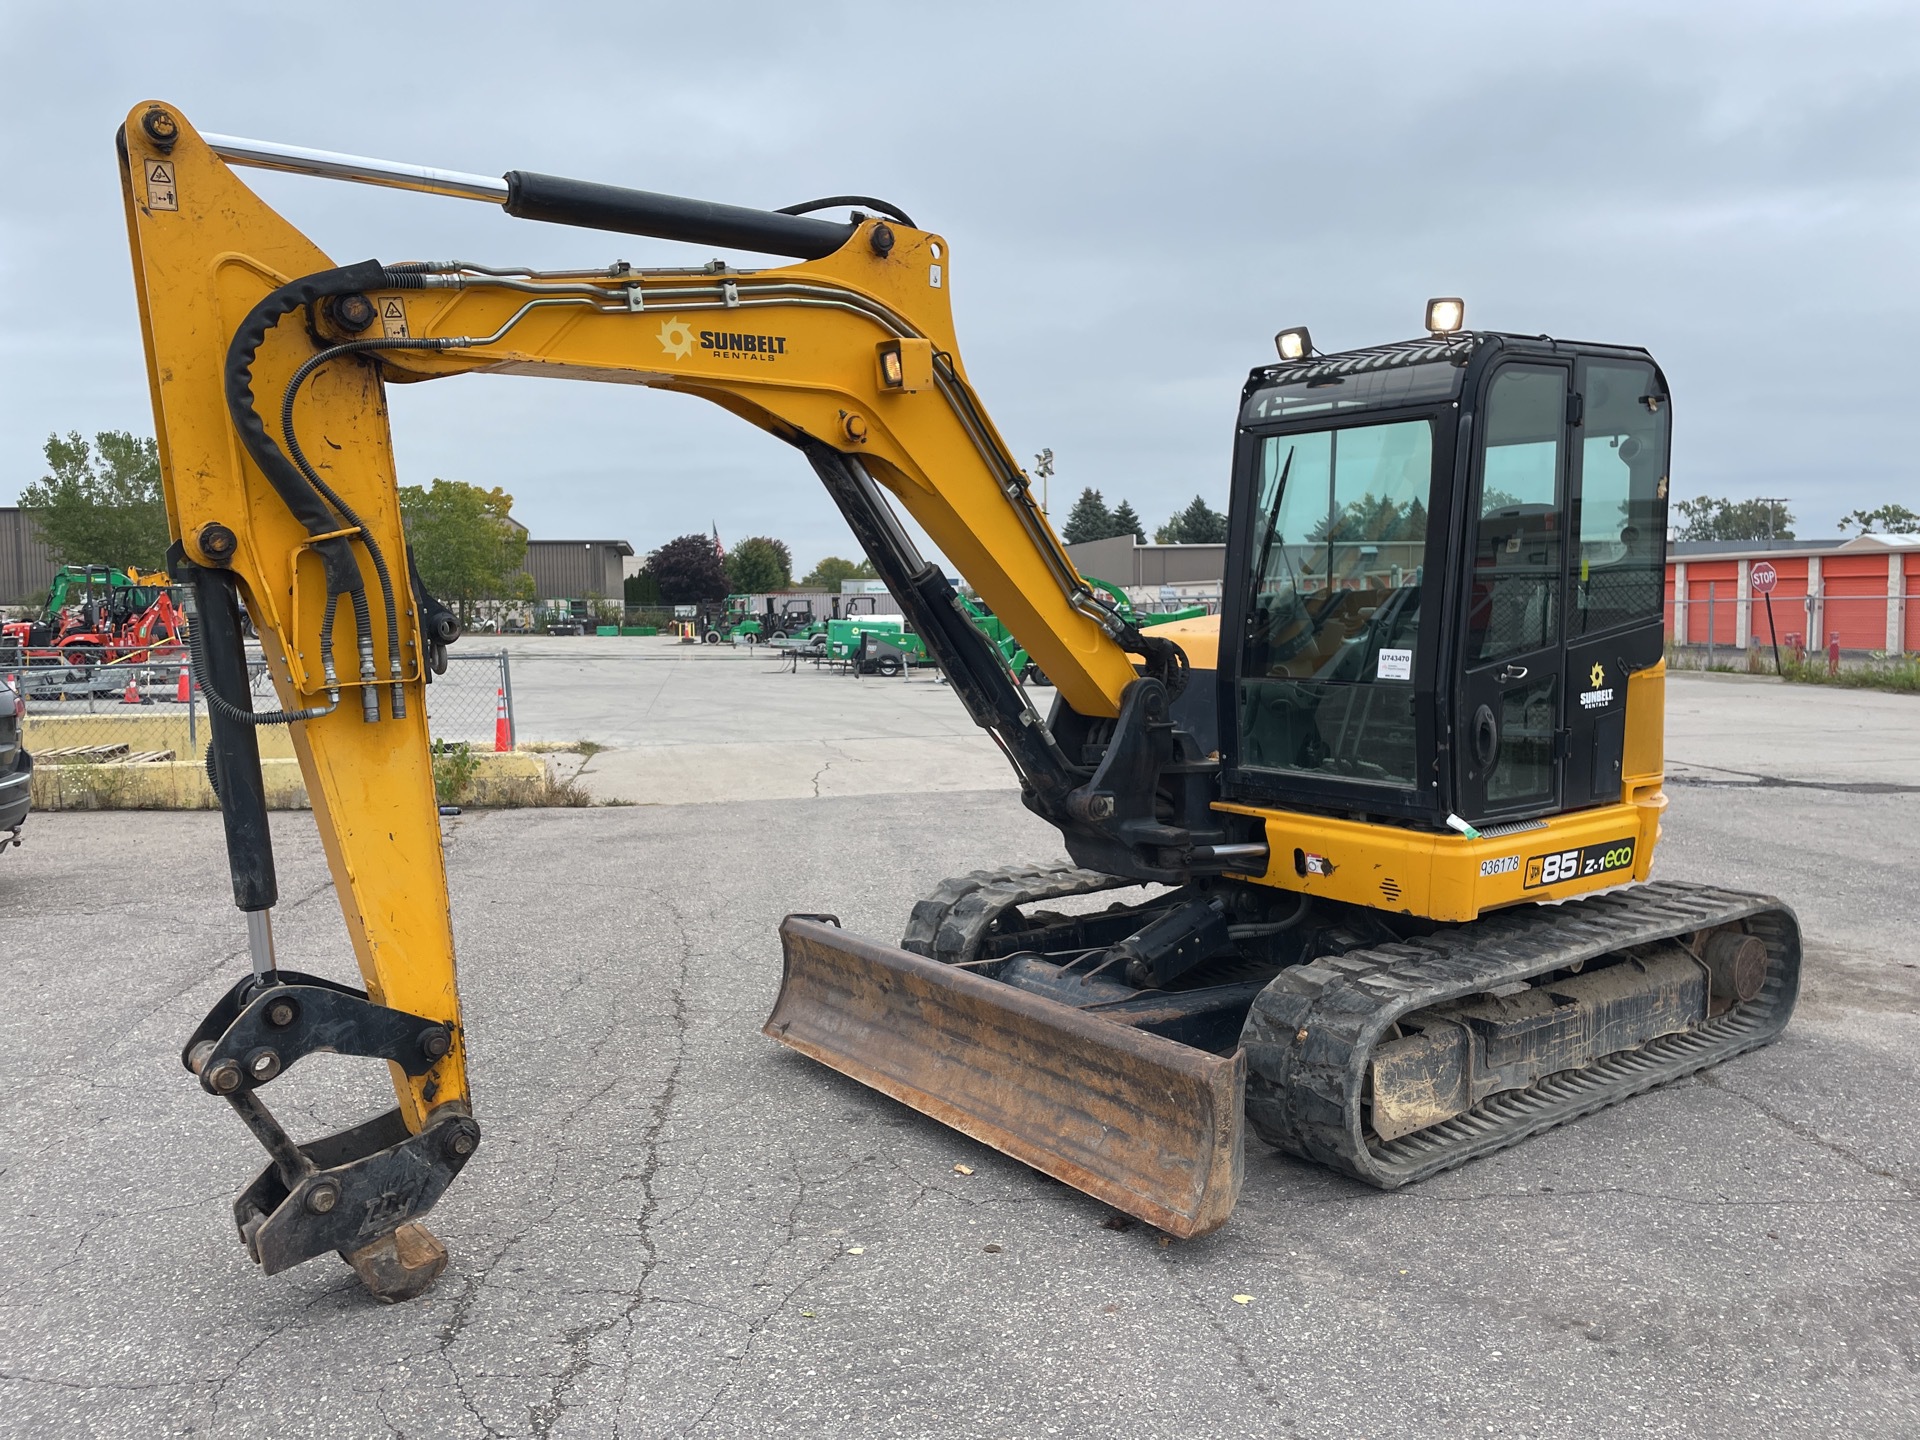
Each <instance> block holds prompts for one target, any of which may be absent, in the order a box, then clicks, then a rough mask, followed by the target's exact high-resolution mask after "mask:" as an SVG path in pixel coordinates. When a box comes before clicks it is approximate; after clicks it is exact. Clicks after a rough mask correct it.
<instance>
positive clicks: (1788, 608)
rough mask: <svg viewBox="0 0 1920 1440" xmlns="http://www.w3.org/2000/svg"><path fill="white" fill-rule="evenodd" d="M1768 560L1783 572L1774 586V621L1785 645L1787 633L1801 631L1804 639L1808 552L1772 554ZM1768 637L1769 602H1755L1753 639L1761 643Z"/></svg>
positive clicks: (1792, 633) (1800, 633)
mask: <svg viewBox="0 0 1920 1440" xmlns="http://www.w3.org/2000/svg"><path fill="white" fill-rule="evenodd" d="M1765 558H1766V561H1767V563H1768V564H1769V565H1771V566H1773V568H1774V570H1775V571H1777V572H1778V573H1779V576H1780V583H1779V584H1777V585H1775V586H1774V587H1773V623H1774V625H1775V626H1776V627H1778V629H1779V631H1780V644H1781V646H1782V648H1784V647H1785V646H1786V645H1787V643H1788V641H1787V636H1789V635H1798V636H1799V637H1800V639H1801V643H1803V644H1804V643H1805V642H1806V636H1807V605H1806V600H1807V557H1806V556H1804V555H1779V556H1773V555H1769V556H1767V557H1765ZM1763 640H1765V641H1767V643H1768V644H1771V643H1772V642H1771V641H1770V640H1768V639H1767V602H1766V601H1764V600H1755V601H1754V602H1753V643H1754V644H1756V645H1758V644H1760V643H1761V642H1762V641H1763Z"/></svg>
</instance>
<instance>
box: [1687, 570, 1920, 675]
mask: <svg viewBox="0 0 1920 1440" xmlns="http://www.w3.org/2000/svg"><path fill="white" fill-rule="evenodd" d="M1783 589H1784V587H1783ZM1691 590H1692V592H1693V593H1692V594H1691V595H1690V596H1689V597H1688V598H1687V599H1685V600H1676V601H1671V602H1669V616H1670V618H1669V621H1668V627H1667V641H1668V646H1669V650H1670V654H1671V658H1672V660H1673V662H1674V663H1675V664H1676V665H1678V666H1682V667H1688V668H1697V669H1709V670H1725V669H1734V670H1750V671H1752V672H1753V673H1755V674H1773V673H1776V671H1777V670H1778V669H1780V668H1791V667H1792V666H1794V665H1796V664H1807V663H1816V664H1821V665H1827V666H1830V667H1831V668H1833V669H1835V670H1838V669H1840V668H1843V667H1848V666H1859V665H1873V664H1879V663H1884V662H1885V661H1887V660H1890V659H1892V660H1897V659H1899V658H1900V657H1902V656H1903V655H1912V654H1914V653H1915V652H1920V596H1913V597H1908V596H1903V595H1892V596H1888V595H1874V594H1866V595H1847V594H1836V593H1831V592H1829V593H1824V594H1815V595H1807V594H1805V593H1782V594H1774V595H1770V596H1769V595H1742V594H1740V593H1739V591H1738V588H1737V587H1736V585H1735V584H1734V582H1732V581H1705V582H1696V583H1695V584H1694V585H1693V586H1692V587H1691ZM1776 656H1777V660H1776Z"/></svg>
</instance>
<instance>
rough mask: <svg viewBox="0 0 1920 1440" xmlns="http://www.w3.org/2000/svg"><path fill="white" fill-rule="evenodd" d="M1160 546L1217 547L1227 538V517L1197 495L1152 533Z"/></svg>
mask: <svg viewBox="0 0 1920 1440" xmlns="http://www.w3.org/2000/svg"><path fill="white" fill-rule="evenodd" d="M1153 538H1154V539H1155V540H1157V541H1159V542H1160V544H1162V545H1219V544H1222V543H1224V542H1225V540H1226V538H1227V517H1226V516H1224V515H1222V514H1221V513H1220V512H1219V511H1218V510H1215V509H1214V508H1213V507H1212V506H1211V505H1209V504H1207V502H1206V500H1205V499H1204V498H1202V497H1201V496H1199V495H1196V496H1194V497H1193V503H1192V504H1191V505H1189V506H1187V508H1186V509H1184V510H1182V511H1181V512H1180V513H1179V514H1178V515H1175V516H1174V517H1173V518H1172V519H1170V520H1169V521H1167V523H1166V524H1164V525H1162V526H1161V527H1160V528H1159V529H1158V530H1156V531H1154V532H1153Z"/></svg>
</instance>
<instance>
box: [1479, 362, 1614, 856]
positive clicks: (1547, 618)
mask: <svg viewBox="0 0 1920 1440" xmlns="http://www.w3.org/2000/svg"><path fill="white" fill-rule="evenodd" d="M1570 379H1571V376H1570V373H1569V371H1568V368H1567V367H1566V366H1564V365H1557V364H1538V363H1528V364H1508V365H1503V366H1501V367H1500V368H1498V369H1497V370H1495V371H1493V372H1492V374H1491V375H1490V376H1489V378H1488V381H1487V385H1486V390H1485V392H1484V393H1485V396H1486V399H1485V401H1484V402H1483V403H1482V405H1481V406H1480V408H1479V415H1478V417H1477V418H1478V424H1477V426H1476V429H1477V431H1478V439H1477V441H1476V442H1475V451H1476V453H1475V455H1474V482H1475V483H1474V485H1473V487H1472V489H1471V491H1470V496H1471V498H1470V500H1469V503H1468V510H1467V515H1468V528H1467V539H1466V544H1465V547H1464V554H1463V561H1464V565H1465V603H1464V604H1463V605H1462V607H1461V610H1462V621H1463V630H1462V635H1461V646H1460V650H1459V652H1458V653H1459V655H1460V689H1459V704H1458V706H1457V707H1456V708H1455V712H1454V725H1455V733H1454V738H1453V752H1454V756H1455V762H1454V763H1455V767H1456V768H1455V783H1456V793H1457V795H1458V796H1459V800H1460V813H1461V814H1462V815H1463V817H1464V818H1466V819H1467V820H1470V821H1472V822H1474V823H1476V824H1478V823H1480V822H1482V821H1500V820H1519V819H1526V818H1529V817H1531V816H1535V815H1545V814H1551V813H1553V812H1554V811H1557V810H1559V809H1560V808H1561V802H1562V795H1563V789H1564V778H1565V777H1564V771H1565V759H1566V737H1565V724H1564V719H1563V717H1564V714H1565V706H1566V678H1565V675H1566V636H1565V631H1566V599H1567V559H1568V557H1567V548H1568V547H1567V534H1568V524H1567V520H1568V514H1569V510H1570V499H1569V494H1570V486H1569V476H1568V463H1567V449H1568V446H1567V418H1568V410H1569V402H1568V395H1569V393H1570V392H1569V388H1568V387H1569V381H1570ZM1583 799H1584V797H1583Z"/></svg>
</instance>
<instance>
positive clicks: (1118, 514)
mask: <svg viewBox="0 0 1920 1440" xmlns="http://www.w3.org/2000/svg"><path fill="white" fill-rule="evenodd" d="M1112 533H1113V534H1115V535H1131V536H1133V538H1134V539H1135V540H1136V541H1139V542H1141V543H1142V544H1144V543H1145V542H1146V538H1147V532H1146V531H1145V530H1142V529H1141V528H1140V517H1139V516H1138V515H1136V514H1134V513H1133V506H1132V505H1130V504H1128V503H1127V502H1126V501H1125V500H1122V501H1121V502H1120V503H1119V504H1118V505H1116V506H1114V507H1113V531H1112Z"/></svg>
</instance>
